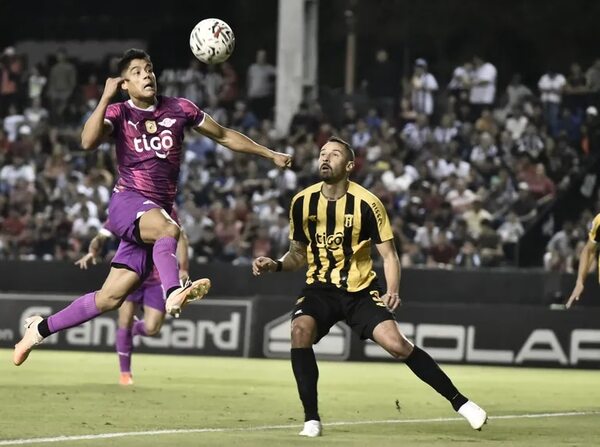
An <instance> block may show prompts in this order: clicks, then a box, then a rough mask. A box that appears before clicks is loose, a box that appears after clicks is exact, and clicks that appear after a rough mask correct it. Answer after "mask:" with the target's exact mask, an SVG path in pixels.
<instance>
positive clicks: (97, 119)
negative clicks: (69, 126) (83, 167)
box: [81, 77, 123, 151]
mask: <svg viewBox="0 0 600 447" xmlns="http://www.w3.org/2000/svg"><path fill="white" fill-rule="evenodd" d="M121 82H123V78H121V77H117V78H108V79H107V80H106V84H105V86H104V92H103V93H102V97H101V98H100V101H98V105H97V106H96V108H95V109H94V111H93V112H92V114H91V115H90V117H89V118H88V119H87V121H86V122H85V124H84V126H83V130H82V131H81V147H82V148H83V149H84V150H86V151H87V150H92V149H96V148H97V147H98V145H99V144H100V143H102V141H104V140H105V139H106V138H107V137H108V135H110V133H111V132H112V126H111V125H110V124H108V123H106V122H105V121H104V115H105V114H106V109H107V108H108V106H109V104H110V100H111V98H112V97H113V96H114V95H115V94H116V93H117V90H118V89H119V86H120V85H121Z"/></svg>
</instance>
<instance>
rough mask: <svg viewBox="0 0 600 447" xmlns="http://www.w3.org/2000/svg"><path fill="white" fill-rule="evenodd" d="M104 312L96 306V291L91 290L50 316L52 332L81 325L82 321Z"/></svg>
mask: <svg viewBox="0 0 600 447" xmlns="http://www.w3.org/2000/svg"><path fill="white" fill-rule="evenodd" d="M101 313H102V312H100V311H99V310H98V308H97V307H96V292H90V293H88V294H86V295H83V296H82V297H79V298H77V299H76V300H75V301H73V302H72V303H71V304H69V305H68V306H67V307H65V308H64V309H63V310H61V311H58V312H57V313H55V314H54V315H50V316H49V317H48V329H49V330H50V333H52V334H54V333H55V332H58V331H62V330H64V329H69V328H71V327H75V326H79V325H80V324H81V323H85V322H86V321H89V320H91V319H92V318H96V317H97V316H98V315H100V314H101Z"/></svg>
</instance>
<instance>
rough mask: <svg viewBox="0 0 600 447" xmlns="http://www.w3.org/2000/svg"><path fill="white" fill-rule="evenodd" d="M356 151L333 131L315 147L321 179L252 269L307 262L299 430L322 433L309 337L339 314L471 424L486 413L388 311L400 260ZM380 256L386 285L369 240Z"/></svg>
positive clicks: (295, 327) (299, 315)
mask: <svg viewBox="0 0 600 447" xmlns="http://www.w3.org/2000/svg"><path fill="white" fill-rule="evenodd" d="M353 168H354V151H353V150H352V148H351V147H350V146H349V145H348V143H346V142H345V141H343V140H341V139H339V138H337V137H332V138H330V139H329V141H328V142H327V143H326V144H325V145H323V147H322V148H321V152H320V154H319V174H320V177H321V179H322V181H321V182H319V183H316V184H314V185H312V186H309V187H308V188H306V189H304V190H303V191H301V192H300V193H298V194H297V195H296V196H295V197H294V198H293V199H292V205H291V209H290V249H289V251H288V252H287V253H286V254H285V255H284V256H283V257H282V258H281V259H280V260H277V261H275V260H273V259H271V258H267V257H262V256H261V257H258V258H257V259H255V260H254V262H253V265H252V270H253V273H254V275H256V276H258V275H261V274H262V273H265V272H279V271H290V270H297V269H300V268H302V267H304V266H306V265H308V270H307V274H306V287H305V288H304V290H303V291H302V293H301V295H300V296H299V298H298V300H297V301H296V306H295V307H294V310H293V311H292V350H291V359H292V369H293V371H294V376H295V378H296V383H297V385H298V392H299V394H300V400H301V401H302V405H303V407H304V414H305V423H304V429H303V430H302V431H301V432H300V435H302V436H310V437H314V436H320V435H321V432H322V426H321V420H320V416H319V412H318V405H317V380H318V376H319V371H318V367H317V362H316V359H315V354H314V351H313V348H312V345H313V344H315V343H318V341H319V340H320V339H321V338H323V337H324V336H325V335H326V334H327V333H328V332H329V330H330V329H331V327H332V326H333V325H335V324H336V323H337V322H338V321H345V322H346V323H347V324H348V325H349V326H350V327H351V328H352V329H353V330H354V331H355V332H356V333H357V334H358V335H359V336H360V337H361V338H363V339H367V338H368V339H371V340H373V341H375V342H376V343H377V344H379V345H380V346H381V347H383V348H384V349H385V350H386V351H388V352H389V353H390V354H391V355H392V356H394V357H395V358H397V359H400V360H404V362H405V363H406V365H407V366H408V367H409V368H410V369H411V370H412V371H413V372H414V373H415V374H416V375H417V377H419V378H420V379H421V380H423V381H424V382H426V383H428V384H429V385H430V386H431V387H433V388H434V389H435V390H436V391H437V392H438V393H440V394H441V395H442V396H444V397H445V398H446V399H447V400H448V401H449V402H450V403H451V404H452V407H453V408H454V409H455V410H456V411H458V412H459V413H460V414H461V415H462V416H464V417H465V418H466V419H467V420H468V422H469V423H470V424H471V426H472V427H473V428H474V429H477V430H479V429H481V427H482V426H483V424H484V423H485V422H486V420H487V414H486V412H485V411H484V410H482V409H481V408H480V407H479V406H477V405H476V404H475V403H474V402H472V401H470V400H468V399H467V398H466V397H465V396H464V395H462V394H461V393H460V392H459V391H458V390H457V389H456V387H455V386H454V384H453V383H452V381H451V380H450V378H448V376H447V375H446V374H445V373H444V372H443V371H442V370H441V369H440V367H439V366H438V365H437V363H436V362H435V361H434V360H433V359H432V358H431V357H430V356H429V355H428V354H427V353H426V352H425V351H423V350H422V349H420V348H419V347H417V346H415V345H413V343H411V342H410V341H409V340H408V339H407V338H406V337H405V336H404V335H403V334H402V332H401V331H400V330H399V328H398V325H397V324H396V321H395V317H394V314H393V311H394V310H395V309H396V308H397V307H398V306H399V305H400V297H399V295H398V290H399V288H400V262H399V260H398V255H397V253H396V250H395V247H394V243H393V234H392V229H391V226H390V223H389V219H388V216H387V213H386V210H385V208H384V207H383V204H382V203H381V201H380V200H379V199H378V198H377V197H376V196H375V195H374V194H372V193H370V192H369V191H368V190H366V189H365V188H363V187H362V186H360V185H358V184H357V183H354V182H351V181H350V180H349V175H350V172H351V171H352V169H353ZM373 243H374V244H375V246H376V248H377V250H378V252H379V254H380V255H381V256H382V258H383V270H384V276H385V283H386V285H387V288H386V289H385V292H384V291H383V290H382V289H381V287H380V284H379V281H378V279H377V275H376V273H375V272H374V271H373V261H372V258H371V246H372V244H373Z"/></svg>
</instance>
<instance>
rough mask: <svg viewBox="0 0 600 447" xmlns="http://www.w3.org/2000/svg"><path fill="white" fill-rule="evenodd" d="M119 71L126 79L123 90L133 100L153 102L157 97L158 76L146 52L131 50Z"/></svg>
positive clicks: (124, 56)
mask: <svg viewBox="0 0 600 447" xmlns="http://www.w3.org/2000/svg"><path fill="white" fill-rule="evenodd" d="M117 69H118V70H119V75H120V76H121V77H122V78H123V79H124V81H123V83H122V84H121V88H122V89H123V90H125V91H126V92H127V93H128V94H129V96H130V97H131V98H136V99H139V100H142V101H149V100H150V101H152V100H153V99H154V98H155V97H156V75H155V74H154V68H153V66H152V61H151V60H150V56H149V55H148V53H146V52H145V51H144V50H139V49H137V48H130V49H129V50H127V51H125V53H123V57H121V59H120V60H119V63H118V65H117Z"/></svg>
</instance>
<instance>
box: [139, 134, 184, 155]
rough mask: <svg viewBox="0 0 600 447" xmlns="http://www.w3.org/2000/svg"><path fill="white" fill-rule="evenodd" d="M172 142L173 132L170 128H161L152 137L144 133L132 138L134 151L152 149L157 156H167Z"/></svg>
mask: <svg viewBox="0 0 600 447" xmlns="http://www.w3.org/2000/svg"><path fill="white" fill-rule="evenodd" d="M173 143H174V141H173V132H171V131H170V130H163V131H162V132H161V133H159V134H158V135H155V136H153V137H148V136H146V135H145V134H144V135H142V137H141V138H140V137H138V138H134V139H133V147H134V148H135V151H136V152H144V151H154V152H155V153H156V156H157V157H158V158H167V157H168V155H169V149H171V148H172V147H173Z"/></svg>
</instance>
